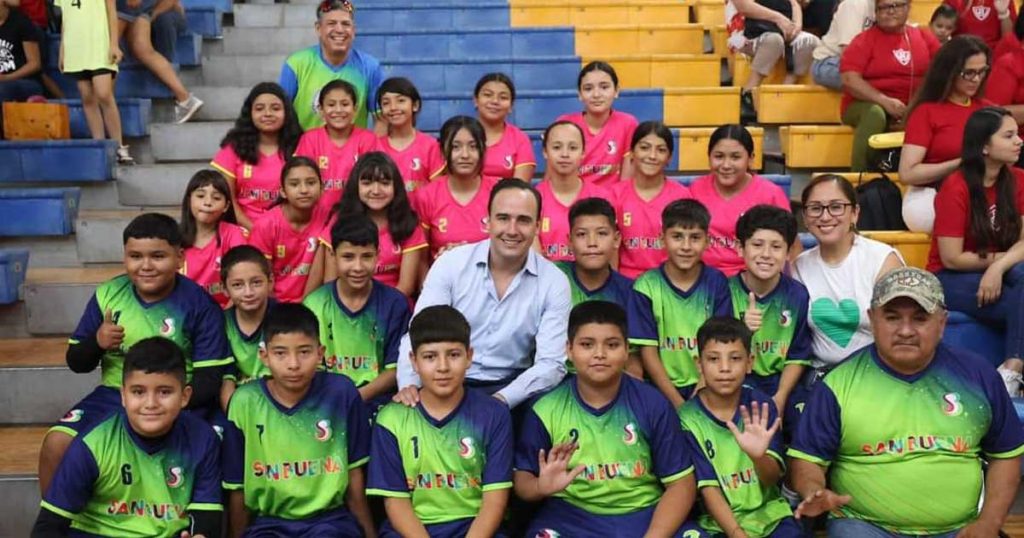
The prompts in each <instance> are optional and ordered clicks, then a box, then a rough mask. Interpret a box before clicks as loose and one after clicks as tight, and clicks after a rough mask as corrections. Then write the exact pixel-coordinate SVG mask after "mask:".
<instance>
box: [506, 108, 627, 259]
mask: <svg viewBox="0 0 1024 538" xmlns="http://www.w3.org/2000/svg"><path fill="white" fill-rule="evenodd" d="M584 144H585V142H584V141H583V130H582V129H580V126H579V125H576V124H575V123H572V122H571V121H565V120H562V121H556V122H555V123H552V124H551V125H549V126H548V128H547V129H546V130H545V131H544V158H545V159H546V160H547V163H548V166H547V169H546V170H545V171H544V181H541V182H540V184H539V185H537V191H538V192H539V193H540V197H541V200H542V202H543V203H542V204H541V212H540V232H539V233H538V234H537V245H536V246H537V248H539V249H540V252H541V254H543V255H544V257H546V258H547V259H549V260H551V261H563V260H572V259H573V255H572V253H571V252H570V249H569V207H571V206H572V204H574V203H575V202H576V200H581V199H583V198H603V199H605V200H608V199H610V198H611V197H612V194H611V191H609V190H608V189H605V188H604V187H600V186H598V185H596V184H594V183H587V182H586V181H583V180H582V179H580V160H581V159H582V158H583V151H584V149H585V146H584ZM488 151H490V149H488Z"/></svg>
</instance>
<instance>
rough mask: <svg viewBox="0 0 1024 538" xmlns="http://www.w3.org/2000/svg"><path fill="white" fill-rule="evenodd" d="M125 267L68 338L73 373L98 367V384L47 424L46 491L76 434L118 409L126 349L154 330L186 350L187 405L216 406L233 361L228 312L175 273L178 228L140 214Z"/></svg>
mask: <svg viewBox="0 0 1024 538" xmlns="http://www.w3.org/2000/svg"><path fill="white" fill-rule="evenodd" d="M123 235H124V269H125V274H123V275H119V276H116V277H114V278H112V279H110V280H108V281H106V282H104V283H102V284H100V285H99V287H97V288H96V292H95V293H94V294H93V296H92V298H91V299H89V304H87V305H86V307H85V312H84V313H83V314H82V319H81V320H80V321H79V322H78V327H77V328H75V332H74V333H72V335H71V338H70V339H69V340H68V351H67V357H66V358H67V363H68V367H69V368H71V370H72V371H73V372H78V373H87V372H91V371H93V370H95V369H96V367H97V366H99V367H100V370H101V384H100V386H99V387H97V388H96V390H94V391H92V392H91V393H90V394H89V395H87V396H86V397H85V398H83V399H82V401H80V402H78V403H77V404H75V405H74V406H73V407H72V408H71V410H70V411H68V412H67V414H65V415H64V417H63V418H61V419H60V421H59V422H58V423H57V424H56V425H54V426H53V428H51V429H50V431H49V432H48V433H47V435H46V438H45V439H44V440H43V448H42V451H41V452H40V455H39V486H40V491H42V492H46V490H47V488H48V487H49V485H50V479H52V478H53V472H54V470H55V469H56V468H57V465H58V464H59V463H60V461H61V458H62V457H63V455H64V452H65V451H66V450H67V448H68V445H70V444H71V441H72V439H73V438H74V437H75V436H77V435H78V434H80V433H84V432H87V431H89V430H90V429H92V427H93V426H95V425H96V424H98V423H99V422H101V421H103V420H104V419H106V418H107V417H109V416H110V415H111V414H112V413H114V412H116V411H117V410H118V409H119V408H120V405H121V399H120V398H121V397H120V394H119V393H118V389H119V388H121V386H122V385H121V381H122V377H123V364H124V352H125V350H127V349H129V348H131V346H133V345H134V344H135V343H136V342H139V341H141V340H144V339H146V338H149V337H151V336H163V337H164V338H168V339H170V340H173V341H174V342H175V343H176V344H178V346H179V347H180V348H181V349H182V352H183V353H184V354H185V359H186V361H187V362H186V368H187V373H188V376H189V378H190V384H191V386H192V397H191V398H190V400H189V408H190V409H195V410H197V411H200V412H204V413H205V412H207V411H210V410H212V409H214V408H216V407H217V397H218V395H219V392H220V385H221V367H222V366H224V365H227V364H229V363H230V362H231V355H230V353H231V351H230V349H229V347H228V343H227V339H226V338H225V336H224V317H223V314H222V313H221V310H220V308H219V307H218V306H217V303H215V302H214V301H213V299H212V298H211V297H210V296H209V295H208V294H207V293H206V292H205V291H203V289H202V288H201V287H199V285H197V284H196V283H195V282H192V281H191V280H189V279H187V278H185V277H184V276H181V275H180V274H178V270H179V269H180V268H181V261H182V252H181V232H180V230H179V229H178V223H177V222H175V221H174V219H173V218H171V217H168V216H167V215H162V214H159V213H146V214H143V215H140V216H138V217H135V218H134V219H133V220H132V221H131V222H130V223H129V224H128V226H127V227H125V229H124V234H123Z"/></svg>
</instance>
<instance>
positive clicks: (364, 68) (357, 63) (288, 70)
mask: <svg viewBox="0 0 1024 538" xmlns="http://www.w3.org/2000/svg"><path fill="white" fill-rule="evenodd" d="M332 80H344V81H346V82H349V83H350V84H352V86H354V87H355V89H356V93H357V94H358V95H357V96H356V117H355V123H356V125H358V126H359V127H366V125H367V118H368V117H369V112H370V109H374V110H376V106H374V105H371V103H376V99H377V88H379V87H380V84H381V82H383V81H384V71H383V70H382V69H381V66H380V61H379V60H377V59H376V58H374V57H373V56H371V55H369V54H367V53H365V52H362V51H360V50H358V49H354V48H353V49H350V50H349V54H348V58H347V59H346V60H345V63H343V64H341V65H340V66H338V67H334V66H332V65H330V64H328V63H327V62H326V61H324V58H323V55H322V54H321V53H320V45H313V46H312V47H309V48H305V49H302V50H300V51H298V52H295V53H293V54H292V55H291V56H289V57H288V59H287V60H285V62H284V66H282V67H281V77H280V80H279V82H280V84H281V87H282V88H284V91H285V94H287V95H288V97H290V98H292V104H293V105H294V106H295V113H296V114H297V115H298V117H299V123H300V124H301V125H302V128H303V129H305V130H309V129H312V128H314V127H318V126H320V125H323V124H324V120H323V118H322V117H321V116H320V112H319V110H320V105H319V98H320V90H321V89H322V88H323V87H324V86H325V85H326V84H327V83H328V82H331V81H332Z"/></svg>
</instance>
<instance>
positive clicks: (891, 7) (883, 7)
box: [875, 2, 910, 13]
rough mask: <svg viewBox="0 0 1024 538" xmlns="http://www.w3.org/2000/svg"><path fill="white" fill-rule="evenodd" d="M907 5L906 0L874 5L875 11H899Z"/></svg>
mask: <svg viewBox="0 0 1024 538" xmlns="http://www.w3.org/2000/svg"><path fill="white" fill-rule="evenodd" d="M909 5H910V4H909V3H907V2H896V3H895V4H878V5H876V6H875V11H882V12H889V13H896V12H897V11H901V10H903V9H904V8H906V7H907V6H909Z"/></svg>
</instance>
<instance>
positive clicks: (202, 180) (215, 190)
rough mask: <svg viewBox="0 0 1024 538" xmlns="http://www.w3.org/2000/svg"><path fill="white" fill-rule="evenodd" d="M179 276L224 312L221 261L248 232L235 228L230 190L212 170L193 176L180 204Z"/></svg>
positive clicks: (220, 176)
mask: <svg viewBox="0 0 1024 538" xmlns="http://www.w3.org/2000/svg"><path fill="white" fill-rule="evenodd" d="M180 226H181V245H182V247H184V248H185V263H184V265H182V266H181V274H183V275H185V276H187V277H189V278H191V279H192V280H193V281H194V282H195V283H196V284H199V285H200V286H202V287H203V289H205V290H206V293H209V294H210V295H212V296H213V298H214V299H215V300H216V301H217V304H219V305H220V306H221V308H224V307H226V306H227V304H228V301H229V299H228V294H227V292H225V290H224V288H223V286H222V282H221V278H220V264H221V257H222V256H223V255H224V253H226V252H227V251H229V250H231V249H232V248H234V247H237V246H238V245H244V244H246V243H247V242H248V241H249V232H248V231H246V229H245V228H242V227H241V226H239V225H237V224H235V210H234V208H233V207H232V206H231V187H230V186H228V182H227V180H225V179H224V176H222V175H220V174H219V173H218V172H216V171H214V170H200V171H198V172H196V173H195V174H194V175H193V176H192V179H190V180H189V182H188V186H186V187H185V196H184V197H183V198H182V200H181V223H180Z"/></svg>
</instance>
